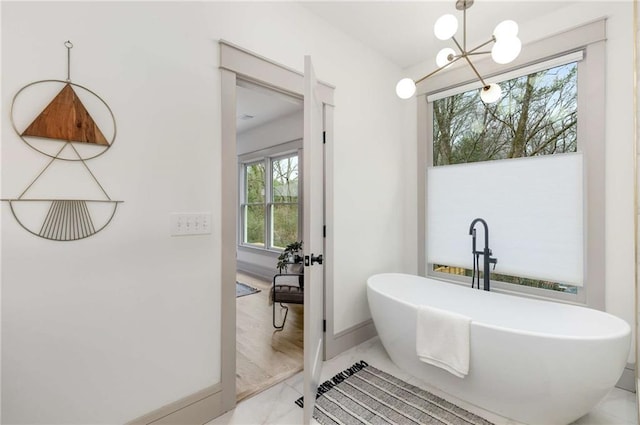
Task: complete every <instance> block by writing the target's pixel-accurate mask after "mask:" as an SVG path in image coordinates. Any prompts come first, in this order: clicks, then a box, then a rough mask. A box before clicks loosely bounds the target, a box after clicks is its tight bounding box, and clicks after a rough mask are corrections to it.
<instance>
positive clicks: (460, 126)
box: [433, 62, 578, 165]
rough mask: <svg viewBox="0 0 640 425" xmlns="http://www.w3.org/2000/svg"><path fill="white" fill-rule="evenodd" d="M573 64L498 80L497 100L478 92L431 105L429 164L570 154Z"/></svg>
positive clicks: (573, 130)
mask: <svg viewBox="0 0 640 425" xmlns="http://www.w3.org/2000/svg"><path fill="white" fill-rule="evenodd" d="M577 79H578V65H577V62H572V63H568V64H565V65H561V66H557V67H554V68H551V69H545V70H542V71H538V72H534V73H532V74H528V75H523V76H521V77H517V78H513V79H510V80H507V81H503V82H502V83H501V84H500V85H501V87H502V90H503V96H502V98H501V99H500V101H498V102H496V103H494V104H491V105H487V104H485V103H483V102H482V101H481V100H480V92H479V90H470V91H466V92H463V93H459V94H455V95H453V96H449V97H445V98H443V99H438V100H436V101H434V102H433V165H448V164H461V163H467V162H477V161H488V160H495V159H505V158H518V157H523V156H536V155H551V154H556V153H565V152H576V148H577V128H578V126H577V114H578V111H577V109H578V105H577Z"/></svg>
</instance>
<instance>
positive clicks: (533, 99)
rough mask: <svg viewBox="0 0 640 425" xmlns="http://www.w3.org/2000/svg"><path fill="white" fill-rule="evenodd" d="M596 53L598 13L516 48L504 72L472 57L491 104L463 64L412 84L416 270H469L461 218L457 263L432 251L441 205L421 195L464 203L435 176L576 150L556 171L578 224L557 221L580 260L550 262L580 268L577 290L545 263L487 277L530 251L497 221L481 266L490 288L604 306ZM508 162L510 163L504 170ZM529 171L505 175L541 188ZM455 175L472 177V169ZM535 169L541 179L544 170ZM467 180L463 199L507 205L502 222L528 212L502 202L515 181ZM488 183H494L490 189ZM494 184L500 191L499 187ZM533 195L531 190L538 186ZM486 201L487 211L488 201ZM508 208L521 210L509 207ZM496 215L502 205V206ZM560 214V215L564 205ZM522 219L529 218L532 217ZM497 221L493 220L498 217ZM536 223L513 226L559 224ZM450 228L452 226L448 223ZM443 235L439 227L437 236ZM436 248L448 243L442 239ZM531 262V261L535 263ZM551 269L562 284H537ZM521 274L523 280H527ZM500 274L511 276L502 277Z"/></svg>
mask: <svg viewBox="0 0 640 425" xmlns="http://www.w3.org/2000/svg"><path fill="white" fill-rule="evenodd" d="M605 53H606V22H605V20H604V19H603V20H598V21H594V22H591V23H588V24H585V25H582V26H579V27H575V28H573V29H570V30H567V31H565V32H562V33H558V34H556V35H551V36H549V37H546V38H543V39H540V40H538V41H535V42H531V43H530V44H528V45H527V46H526V48H523V51H522V54H521V55H520V56H519V58H518V59H517V60H516V61H515V62H513V67H512V68H508V69H506V68H505V67H504V66H503V65H499V64H495V63H493V62H491V61H490V60H487V61H485V62H482V63H479V64H478V66H479V68H480V72H481V73H482V75H483V76H484V77H485V80H486V81H487V82H488V83H499V84H500V85H501V87H502V91H503V96H502V98H501V99H500V100H499V102H498V103H496V104H491V105H485V104H483V103H481V101H480V99H478V98H477V97H476V96H477V93H476V92H475V91H476V90H477V89H479V88H480V83H479V82H478V81H477V80H475V79H471V77H469V75H468V70H467V69H466V68H464V67H460V68H455V67H451V69H449V70H447V71H445V72H442V73H440V74H438V75H435V76H433V77H431V78H428V79H426V80H423V81H421V82H420V83H419V84H418V87H417V95H418V99H419V101H418V103H417V113H418V138H419V141H420V143H419V144H418V170H417V171H418V183H417V189H418V191H417V196H418V222H417V223H418V244H417V250H418V271H419V273H420V274H423V275H428V276H433V277H436V278H441V279H446V280H449V281H452V282H459V283H460V284H462V285H465V286H466V285H469V286H470V277H467V276H465V274H467V271H466V270H465V268H471V264H472V259H471V258H470V257H471V256H470V255H469V258H468V257H467V256H466V254H465V253H466V252H467V250H468V251H469V252H470V251H471V248H470V247H469V248H467V243H468V241H467V237H466V233H467V230H468V229H467V228H464V227H465V226H466V225H462V226H459V224H458V222H456V224H455V225H456V226H458V227H463V228H464V229H463V232H462V235H461V236H459V235H457V234H456V235H453V236H452V237H451V239H453V238H458V237H459V240H457V241H456V242H455V243H454V242H453V241H451V243H450V244H449V245H451V246H452V247H451V249H453V253H454V256H455V255H460V256H461V257H460V258H462V259H461V260H457V259H455V260H454V259H453V257H452V256H450V255H448V254H447V255H446V256H445V255H443V254H442V250H439V249H438V248H437V247H436V245H434V240H435V239H436V238H434V237H433V236H434V234H433V231H434V229H438V230H437V231H436V233H435V236H440V235H441V233H442V232H440V229H442V228H443V226H442V225H441V223H437V222H436V221H434V220H438V219H439V218H441V215H440V214H441V212H442V211H441V210H442V208H439V207H438V208H437V209H436V210H435V214H434V210H433V208H435V204H436V202H429V197H430V192H433V191H434V190H435V192H433V193H435V194H436V195H438V196H445V197H446V198H444V199H445V200H451V202H454V201H455V200H456V199H457V200H460V201H462V203H463V204H464V205H467V204H468V202H467V199H466V197H467V195H466V194H465V195H464V197H465V199H461V196H458V197H457V198H456V197H455V193H453V194H452V193H451V192H450V191H449V190H448V189H447V188H452V187H462V186H459V185H458V186H455V185H452V184H451V182H450V181H449V180H444V182H445V186H446V187H445V189H447V190H439V188H440V189H442V188H441V187H440V186H435V184H436V183H437V182H438V179H439V177H438V176H440V177H442V176H448V177H447V178H450V177H451V176H452V175H456V173H457V171H456V170H463V169H464V170H467V171H468V170H471V169H473V170H480V169H481V171H482V172H486V170H496V169H498V168H500V169H504V168H505V167H507V168H508V167H509V163H511V164H514V166H513V167H516V168H517V169H518V170H521V169H522V167H521V165H522V164H525V163H534V162H537V163H539V164H543V163H546V164H550V163H566V161H565V159H568V158H572V157H573V158H578V157H579V158H581V159H580V160H579V163H581V164H582V165H581V166H579V169H576V171H575V172H574V173H573V174H571V175H569V174H568V173H563V174H564V175H565V176H567V177H563V179H562V182H567V183H568V184H567V185H564V189H562V190H569V192H567V193H572V192H571V190H570V189H569V187H570V185H569V183H570V182H573V183H572V184H574V186H573V187H575V190H576V193H577V191H581V193H582V199H581V200H580V199H578V201H576V202H575V204H576V206H577V204H578V203H580V204H581V205H582V206H583V207H582V208H580V207H579V206H577V210H576V211H577V212H578V213H579V214H580V216H581V221H580V223H578V221H577V220H575V221H574V222H573V224H570V227H563V229H569V228H571V229H572V232H573V233H574V236H575V235H581V237H578V238H575V239H572V240H573V242H572V243H573V244H574V247H575V248H573V251H572V252H573V254H572V255H575V258H582V261H575V260H574V261H573V262H572V261H568V262H566V263H562V262H556V264H564V265H567V266H573V267H574V268H575V270H582V273H581V274H580V275H581V277H576V278H575V282H576V283H575V284H576V285H578V286H577V289H576V287H571V285H573V284H574V283H572V281H573V280H574V279H573V278H572V279H568V278H567V277H566V276H564V277H560V275H559V274H557V273H556V269H555V268H553V269H554V271H553V272H552V273H547V275H546V276H543V275H542V274H541V273H538V272H537V271H536V273H528V272H523V273H522V275H521V276H510V277H509V276H502V275H499V274H494V273H500V272H502V273H504V274H510V275H513V274H516V275H517V274H518V273H519V272H518V271H517V270H520V269H521V268H520V267H515V263H513V256H519V255H520V253H521V252H522V256H521V258H528V257H527V253H531V252H530V251H527V249H530V245H529V243H530V242H531V241H532V239H526V238H523V237H519V235H518V232H517V231H516V232H515V234H514V235H513V236H514V237H513V239H509V241H507V240H506V239H505V234H500V232H503V231H504V229H505V228H507V227H505V225H506V223H502V222H501V223H500V225H496V226H495V227H494V228H493V229H494V232H493V233H492V236H494V238H492V239H491V242H492V245H493V247H492V248H494V249H495V250H496V256H497V257H500V256H502V258H501V259H500V261H499V263H498V264H497V267H496V270H495V272H492V273H491V278H492V279H491V281H492V282H491V290H492V291H493V290H495V291H498V292H511V293H518V294H520V295H523V296H533V297H542V298H549V299H553V300H557V301H566V302H571V303H578V304H585V305H588V306H590V307H593V308H598V309H604V307H605V304H604V299H605V297H604V292H605V291H604V282H605V279H606V275H605V205H606V198H605V190H604V181H605V161H604V158H605V139H606V132H605V120H604V117H605V114H606V105H605V104H606V102H605V83H606V79H605V64H606V54H605ZM513 167H511V168H512V169H514V168H513ZM567 169H568V168H567ZM467 171H465V173H466V172H467ZM532 172H534V173H537V175H536V176H535V177H532V178H531V179H528V180H527V178H526V177H522V174H521V173H513V175H519V176H520V177H518V179H524V180H522V181H523V182H528V183H529V187H532V190H538V189H540V188H542V187H543V186H542V185H541V184H540V185H536V184H535V183H536V181H537V179H538V178H539V176H540V170H539V169H538V168H535V169H533V171H532ZM469 173H471V171H469ZM463 174H464V173H463ZM465 175H466V176H471V175H473V176H477V174H473V173H471V174H468V173H467V174H465ZM492 175H493V177H492V178H494V179H496V178H497V179H499V177H496V175H495V174H492ZM576 175H579V178H580V179H581V180H575V176H576ZM429 176H431V178H429ZM434 176H436V177H435V178H434ZM545 176H547V177H549V176H548V175H546V174H545ZM554 176H555V174H554ZM473 178H474V179H475V180H474V183H476V182H479V183H480V186H481V189H479V190H478V192H477V193H475V192H474V193H472V194H470V195H473V196H470V198H473V200H474V202H476V199H477V198H478V197H479V198H482V199H485V198H486V199H490V200H491V202H493V203H496V204H500V205H504V206H506V207H507V209H509V210H510V211H511V210H513V211H515V212H513V213H512V212H509V214H512V215H511V216H510V217H513V220H511V221H512V222H513V223H519V222H520V221H521V220H522V217H525V216H527V217H528V216H529V215H530V214H531V213H532V211H534V210H536V209H535V208H533V207H532V209H531V210H530V209H529V208H528V206H527V207H526V211H524V209H525V206H524V205H521V204H518V205H515V204H514V203H513V202H512V203H510V200H511V199H513V198H514V197H515V198H518V199H522V198H523V196H520V195H521V194H522V193H523V192H519V193H514V192H511V193H512V194H513V195H517V196H509V191H517V190H518V187H523V185H519V184H518V181H517V180H510V181H513V182H514V184H513V185H508V187H507V185H502V184H500V185H498V186H496V185H492V184H491V183H493V182H488V184H487V186H486V189H485V186H482V184H484V180H483V179H482V178H478V177H473ZM545 180H546V181H547V184H552V180H553V178H546V177H545ZM440 181H441V182H442V180H440ZM477 186H478V185H476V184H469V185H467V187H477ZM498 187H499V188H501V189H499V190H496V188H498ZM483 190H488V191H490V193H491V194H492V196H490V197H485V196H482V195H483V193H484V192H482V191H483ZM502 190H506V191H507V192H506V193H505V192H501V191H502ZM527 190H529V189H527ZM538 192H539V193H538V194H536V196H538V195H539V194H540V193H542V192H544V191H543V190H540V191H538ZM443 193H444V194H443ZM558 193H559V191H558ZM478 194H479V195H478ZM476 195H478V196H476ZM452 196H453V198H452ZM500 196H502V198H500ZM558 196H561V195H558ZM438 199H441V198H438ZM557 199H560V200H561V201H562V203H563V204H567V203H568V202H565V200H568V199H570V197H564V198H557ZM483 202H484V201H483ZM536 202H538V201H536ZM485 204H486V202H485ZM541 205H542V204H541ZM550 205H551V204H550ZM553 205H554V208H553V209H552V210H551V209H550V210H549V211H555V210H556V209H557V208H555V206H556V205H559V203H557V202H554V203H553ZM542 206H544V205H542ZM487 208H491V204H489V206H488V207H487ZM471 209H473V208H471ZM466 211H468V209H467V210H466ZM484 211H489V210H483V212H482V213H480V212H478V214H479V215H480V216H481V215H487V213H485V212H484ZM518 211H519V212H520V213H521V214H518ZM567 211H570V210H567ZM454 212H455V211H454ZM499 212H503V209H500V211H499ZM455 213H456V214H454V215H456V216H457V217H459V216H463V217H464V218H465V219H466V215H465V214H461V213H460V214H458V213H457V212H455ZM525 213H526V214H525ZM467 215H468V214H467ZM565 215H570V213H568V212H567V213H566V214H565ZM476 216H477V215H474V217H476ZM445 217H446V214H445ZM532 217H534V219H535V216H532ZM576 218H578V217H576ZM502 219H503V218H502V217H500V220H502ZM447 220H448V219H447ZM544 220H545V221H544V223H542V225H540V224H539V223H538V224H536V225H527V224H526V223H523V225H524V226H525V227H527V228H528V229H533V231H534V232H535V231H536V229H545V228H550V227H552V226H550V225H553V226H556V224H557V223H559V222H560V221H557V220H553V219H548V218H546V217H545V218H544ZM548 220H550V221H548ZM449 221H451V220H449ZM491 223H493V222H490V224H491ZM563 223H565V221H563ZM445 224H446V223H445ZM433 226H436V227H433ZM563 226H564V224H563ZM578 227H579V228H580V229H582V231H581V232H580V231H579V230H578V231H576V229H577V228H578ZM430 231H431V232H432V233H431V237H430V234H429V232H430ZM455 231H456V232H457V231H458V228H457V227H456V230H455ZM545 231H546V229H545ZM438 232H440V233H438ZM480 233H482V232H480ZM511 234H512V233H508V234H506V236H507V237H509V235H511ZM446 236H447V235H446V234H445V238H446ZM546 236H547V235H546V233H545V238H542V237H540V238H538V239H539V240H543V239H544V240H547V239H546ZM554 236H555V235H554ZM529 238H531V236H529ZM579 239H581V240H579ZM514 241H515V242H522V244H523V246H522V249H514V248H513V246H511V248H510V250H509V251H508V252H509V254H508V255H511V257H509V258H507V257H508V255H507V254H506V253H505V252H504V251H500V250H501V249H502V246H505V244H507V243H509V244H510V243H512V242H514ZM562 241H569V239H566V240H564V239H562ZM438 243H439V244H440V242H438ZM496 245H498V246H496ZM558 246H560V244H557V245H554V247H555V248H557V247H558ZM562 246H564V243H563V244H562ZM445 248H447V249H449V248H450V247H449V246H445ZM555 248H554V249H555ZM498 251H500V255H498ZM567 252H569V251H567ZM460 253H462V254H460ZM463 255H464V257H462V256H463ZM578 256H579V257H578ZM456 258H457V257H456ZM519 258H520V257H519ZM447 262H449V264H447ZM537 265H538V263H536V267H537ZM449 266H451V267H449ZM454 266H455V267H457V268H454ZM554 266H555V265H554ZM554 276H558V277H557V279H558V280H563V281H564V282H552V281H544V282H542V281H541V279H549V278H553V277H554ZM524 277H527V278H530V279H531V278H533V279H531V280H530V281H528V280H526V279H524ZM536 278H537V279H536ZM509 279H512V280H514V282H513V283H510V282H509ZM516 280H517V282H516ZM580 284H581V285H582V286H580ZM529 285H530V286H529Z"/></svg>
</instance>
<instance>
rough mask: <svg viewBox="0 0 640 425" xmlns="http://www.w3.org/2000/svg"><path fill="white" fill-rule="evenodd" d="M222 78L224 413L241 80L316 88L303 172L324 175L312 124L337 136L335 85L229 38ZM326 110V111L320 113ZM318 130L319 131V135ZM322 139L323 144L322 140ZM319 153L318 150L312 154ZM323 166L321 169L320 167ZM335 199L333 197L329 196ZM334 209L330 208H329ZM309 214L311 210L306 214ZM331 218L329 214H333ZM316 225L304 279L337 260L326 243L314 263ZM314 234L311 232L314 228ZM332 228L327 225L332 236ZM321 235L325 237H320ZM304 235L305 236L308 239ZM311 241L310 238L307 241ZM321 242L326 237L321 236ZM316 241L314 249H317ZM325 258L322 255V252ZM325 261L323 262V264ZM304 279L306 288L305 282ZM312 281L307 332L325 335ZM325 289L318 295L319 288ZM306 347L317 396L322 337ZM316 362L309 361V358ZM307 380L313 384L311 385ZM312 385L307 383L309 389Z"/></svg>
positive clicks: (232, 363) (294, 90)
mask: <svg viewBox="0 0 640 425" xmlns="http://www.w3.org/2000/svg"><path fill="white" fill-rule="evenodd" d="M219 47H220V78H221V118H222V120H221V134H222V146H221V176H222V188H221V189H222V194H221V204H222V205H221V223H222V226H221V229H220V269H221V273H220V285H221V298H220V306H221V312H222V314H221V322H222V325H221V335H220V338H221V342H222V344H221V385H220V387H219V388H220V407H221V411H222V412H225V411H228V410H231V409H233V408H234V407H235V404H236V327H237V326H236V302H235V291H234V288H235V281H236V270H237V267H236V265H237V252H238V233H237V231H236V229H237V220H238V205H239V203H238V202H239V200H238V180H239V179H238V158H237V151H236V148H237V144H236V118H237V117H236V113H237V111H236V102H237V93H236V91H237V89H236V87H237V81H238V80H244V81H249V82H252V83H256V84H258V85H260V86H264V87H268V88H270V89H273V90H275V91H276V92H280V93H285V94H290V95H293V96H294V97H302V96H303V93H305V91H307V92H310V93H313V96H305V97H304V100H305V102H306V101H308V100H309V99H315V100H314V104H318V102H319V103H321V104H322V105H323V106H322V107H321V108H320V109H321V110H324V113H325V116H324V120H322V117H321V120H320V121H321V122H320V124H318V118H317V117H318V115H317V114H313V117H314V119H313V120H312V121H311V122H314V123H315V124H313V125H312V126H307V125H306V123H308V122H310V121H307V119H306V118H307V117H306V114H307V111H308V110H311V109H310V108H308V107H307V105H306V104H305V107H304V111H305V137H304V142H303V144H304V146H305V156H308V157H309V158H305V160H304V162H305V163H307V164H310V165H312V166H313V168H306V169H305V170H304V171H303V174H305V175H306V173H307V172H309V171H310V170H314V171H313V175H314V176H317V175H318V172H320V175H321V173H322V172H321V171H320V170H321V169H322V167H323V165H322V163H323V157H324V155H323V154H322V151H321V152H320V153H318V152H315V151H316V149H317V148H318V147H320V149H323V148H322V146H323V143H322V134H316V136H317V138H315V139H314V143H313V145H309V143H311V142H312V139H311V138H310V137H307V136H306V134H307V130H308V129H309V128H313V129H314V130H318V129H319V130H320V133H322V128H321V126H322V122H324V123H325V124H324V127H323V128H324V129H326V134H327V139H326V140H327V146H330V145H331V144H330V141H331V140H332V135H333V131H332V128H333V107H332V105H333V91H334V88H333V87H332V86H330V85H327V84H325V83H317V84H315V85H314V86H313V89H312V91H309V85H308V84H305V82H306V81H305V76H304V74H302V73H300V72H298V71H295V70H292V69H290V68H287V67H284V66H282V65H279V64H276V63H273V62H271V61H269V60H266V59H264V58H263V57H261V56H258V55H256V54H254V53H251V52H249V51H247V50H245V49H242V48H240V47H238V46H235V45H233V44H231V43H228V42H226V41H220V43H219ZM314 110H316V111H317V110H318V108H314ZM320 115H322V114H320ZM315 133H317V131H314V134H315ZM318 140H319V143H318ZM308 145H309V146H313V147H312V148H311V149H307V146H308ZM313 152H315V153H313ZM318 167H319V168H318ZM312 181H316V183H317V179H315V178H314V179H307V180H305V182H306V183H305V184H308V183H310V182H312ZM320 187H321V188H320V190H317V189H316V190H313V189H312V190H308V189H306V188H305V192H306V193H308V194H310V195H308V196H307V197H306V198H305V200H304V203H305V205H306V202H310V201H311V200H312V199H316V198H317V197H318V196H320V197H323V193H324V192H323V190H322V186H320ZM327 199H328V200H329V202H330V200H331V197H330V196H329V197H328V198H327ZM313 205H314V207H312V208H307V207H306V206H305V211H307V212H310V211H314V212H318V211H321V210H322V209H324V208H323V207H322V206H321V205H320V204H318V203H317V202H316V201H314V204H313ZM329 211H330V210H329ZM305 214H306V213H305ZM328 218H330V216H329V217H328ZM317 219H318V217H317V214H314V215H313V216H312V217H311V219H310V220H308V221H307V219H305V223H307V224H311V223H315V224H317ZM312 227H313V229H314V233H313V235H314V236H313V238H311V239H310V240H305V241H304V242H305V243H304V245H305V246H304V255H305V256H309V257H310V258H311V259H312V261H310V267H305V281H306V280H307V277H309V278H310V279H314V278H313V276H315V279H317V277H319V276H321V273H317V272H313V270H317V268H318V267H322V268H325V267H326V268H328V269H331V259H332V249H331V248H332V247H331V245H330V244H328V245H327V251H326V252H325V257H324V259H325V264H327V266H324V265H318V264H317V263H318V262H317V261H316V264H315V266H314V261H313V260H314V259H316V258H317V257H314V255H316V256H318V254H321V253H322V248H319V247H318V245H317V243H318V238H317V237H316V234H315V232H317V231H319V232H320V235H322V223H320V225H319V226H317V225H314V226H312ZM307 233H309V232H308V229H307V228H305V229H304V234H307ZM309 234H311V233H309ZM330 235H331V230H330V229H329V230H327V237H330ZM320 238H322V236H320ZM303 240H304V238H303ZM308 242H309V243H308ZM320 244H322V241H320ZM314 246H315V248H314ZM309 249H313V251H309ZM320 258H321V257H320ZM321 264H322V263H321ZM307 272H309V276H307ZM330 279H331V274H330V273H329V275H328V278H327V280H328V281H329V283H328V285H329V287H331V282H330ZM306 286H307V285H306V282H305V287H306ZM312 286H313V288H314V289H313V292H314V294H315V295H314V296H313V297H311V291H308V290H306V289H307V288H305V291H304V295H305V308H306V307H307V306H311V307H312V308H311V309H310V310H309V309H307V310H308V311H312V312H313V313H314V314H313V315H310V314H307V315H305V324H304V328H305V332H307V330H308V329H311V330H313V332H314V335H317V330H318V327H319V329H320V335H322V325H323V324H322V312H321V311H320V310H323V305H322V304H323V301H324V294H323V282H322V281H320V282H316V284H314V285H312ZM318 290H319V291H320V293H319V294H317V293H316V291H318ZM326 308H328V309H330V308H331V305H330V304H329V303H328V304H327V305H326ZM316 313H320V319H319V320H314V321H313V328H312V327H311V324H310V323H308V320H309V319H310V318H311V317H314V318H317V314H316ZM311 342H313V345H314V346H313V347H312V348H310V349H307V347H306V345H307V343H311ZM304 344H305V348H304V357H305V363H304V364H305V368H304V372H305V375H304V380H305V392H307V390H310V391H313V394H314V395H315V390H313V389H312V388H313V383H312V380H311V379H309V377H308V376H307V375H308V374H310V373H311V372H314V371H316V368H315V367H313V368H312V367H310V368H307V367H306V365H307V364H310V365H312V366H314V365H317V364H318V363H320V364H321V363H322V359H323V356H322V352H321V351H320V350H321V349H322V345H318V340H317V339H316V338H307V337H306V336H305V341H304ZM309 358H311V360H313V359H315V361H310V359H309ZM318 361H319V362H318ZM307 382H309V383H310V385H307ZM307 387H308V388H307ZM309 399H310V400H312V401H313V400H314V399H315V397H310V398H309ZM312 408H313V403H306V404H305V416H306V414H307V413H308V411H310V410H312Z"/></svg>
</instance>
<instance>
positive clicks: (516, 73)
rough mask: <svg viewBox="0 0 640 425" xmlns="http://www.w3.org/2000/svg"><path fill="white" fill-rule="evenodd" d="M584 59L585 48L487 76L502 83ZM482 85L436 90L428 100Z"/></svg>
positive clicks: (488, 82) (488, 78)
mask: <svg viewBox="0 0 640 425" xmlns="http://www.w3.org/2000/svg"><path fill="white" fill-rule="evenodd" d="M583 59H584V50H583V49H580V50H578V51H576V52H571V53H569V54H566V55H562V56H558V57H555V58H552V59H549V60H544V61H542V62H537V63H534V64H531V65H528V66H524V67H522V68H518V69H514V70H513V71H508V72H505V73H504V74H498V75H495V76H493V77H487V78H485V82H486V83H487V84H491V83H501V82H502V81H507V80H512V79H514V78H518V77H521V76H523V75H529V74H533V73H534V72H538V71H543V70H546V69H551V68H555V67H557V66H561V65H566V64H568V63H573V62H580V61H581V60H583ZM481 87H482V83H481V82H480V81H474V82H472V83H469V84H464V85H461V86H456V87H453V88H449V89H446V90H441V91H436V92H433V93H431V94H428V95H427V102H434V101H436V100H440V99H444V98H445V97H450V96H454V95H456V94H458V93H464V92H467V91H470V90H474V89H479V88H481Z"/></svg>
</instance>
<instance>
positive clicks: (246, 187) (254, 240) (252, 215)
mask: <svg viewBox="0 0 640 425" xmlns="http://www.w3.org/2000/svg"><path fill="white" fill-rule="evenodd" d="M241 173H242V176H241V187H242V191H241V199H240V211H241V223H242V225H241V226H240V232H241V235H240V236H241V238H240V240H241V245H243V246H250V247H254V248H261V249H268V250H282V249H283V248H284V247H285V246H287V245H288V244H289V243H291V242H295V241H297V240H299V230H300V219H299V217H300V215H299V205H300V204H299V201H300V199H299V196H298V193H299V175H298V153H297V152H293V153H291V152H289V153H285V154H276V155H274V156H266V157H263V158H260V159H258V160H256V159H255V158H254V159H252V160H251V162H244V163H242V167H241Z"/></svg>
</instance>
